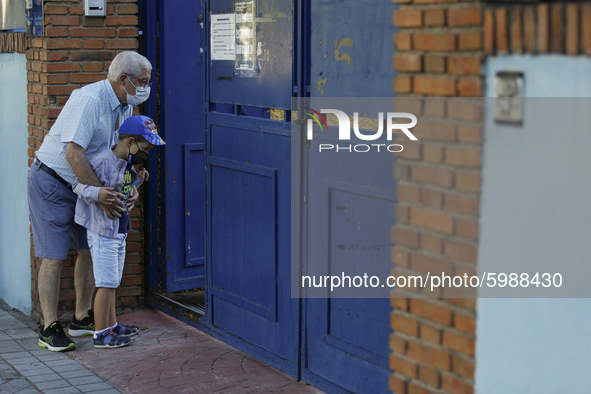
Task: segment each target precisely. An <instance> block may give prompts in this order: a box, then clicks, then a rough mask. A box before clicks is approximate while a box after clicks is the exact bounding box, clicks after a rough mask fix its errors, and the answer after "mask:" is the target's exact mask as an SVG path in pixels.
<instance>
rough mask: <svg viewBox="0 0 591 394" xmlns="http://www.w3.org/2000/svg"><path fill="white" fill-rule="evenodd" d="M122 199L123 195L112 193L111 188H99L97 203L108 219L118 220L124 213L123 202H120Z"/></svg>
mask: <svg viewBox="0 0 591 394" xmlns="http://www.w3.org/2000/svg"><path fill="white" fill-rule="evenodd" d="M123 197H125V196H124V195H123V194H121V193H119V192H115V191H113V188H112V187H101V190H100V191H99V203H100V204H101V208H103V209H104V210H105V213H106V214H107V217H108V218H109V219H115V217H118V218H120V217H121V213H123V212H125V209H124V208H123V201H121V198H123Z"/></svg>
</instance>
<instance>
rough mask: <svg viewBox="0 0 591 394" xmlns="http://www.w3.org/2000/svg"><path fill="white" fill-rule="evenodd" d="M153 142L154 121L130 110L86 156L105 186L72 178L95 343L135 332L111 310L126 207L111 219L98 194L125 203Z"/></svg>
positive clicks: (111, 343)
mask: <svg viewBox="0 0 591 394" xmlns="http://www.w3.org/2000/svg"><path fill="white" fill-rule="evenodd" d="M155 145H166V144H165V142H164V141H163V140H162V138H160V136H159V135H158V132H157V131H156V126H155V125H154V121H153V120H152V119H150V118H148V117H147V116H142V115H136V116H132V117H130V118H128V119H127V120H126V121H125V122H124V123H123V124H122V125H121V127H120V128H119V142H118V143H117V145H115V146H114V147H113V148H112V150H106V151H103V152H101V153H99V154H97V155H96V156H94V157H92V158H91V159H90V160H89V162H90V165H91V167H92V169H93V170H94V171H95V172H96V174H97V176H98V177H99V179H100V181H101V183H102V184H103V185H104V186H105V187H95V186H88V185H83V184H81V183H79V182H75V183H74V184H73V190H74V192H75V193H76V194H78V201H77V202H76V215H75V217H74V221H75V222H76V223H78V224H79V225H81V226H83V227H85V228H86V229H87V238H88V246H89V247H90V253H91V255H92V262H93V271H94V280H95V284H96V287H97V289H98V290H97V293H96V298H95V301H94V321H95V327H96V328H95V330H96V331H95V332H94V347H95V348H117V347H122V346H127V345H129V344H130V342H131V339H129V337H130V336H133V335H136V334H137V333H138V328H137V327H135V326H131V327H128V326H123V325H122V324H120V323H119V322H117V318H116V315H115V290H116V289H117V287H119V284H120V283H121V277H122V275H123V263H124V261H125V239H126V238H127V232H128V231H130V230H131V227H130V222H129V213H128V212H127V210H126V212H123V213H121V217H120V218H117V217H114V219H111V218H109V217H108V216H107V213H106V212H105V211H104V210H103V208H101V205H100V204H99V200H100V201H107V202H112V201H114V199H115V198H121V199H122V200H123V202H124V203H125V202H126V200H127V198H128V197H129V194H130V191H131V189H132V188H133V187H137V186H139V185H140V184H141V183H142V179H141V177H140V176H139V175H138V173H137V172H136V171H135V169H134V168H133V167H132V166H133V165H135V164H140V163H142V162H143V161H145V160H146V159H147V157H148V153H147V152H148V151H149V150H150V149H152V148H153V147H154V146H155ZM143 172H144V170H142V171H141V172H140V173H143ZM146 178H147V173H146ZM111 215H113V213H111Z"/></svg>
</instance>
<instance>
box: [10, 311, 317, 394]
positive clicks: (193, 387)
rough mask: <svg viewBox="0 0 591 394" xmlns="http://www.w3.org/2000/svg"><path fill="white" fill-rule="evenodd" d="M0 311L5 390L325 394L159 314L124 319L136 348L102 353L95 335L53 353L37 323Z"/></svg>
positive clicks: (144, 313) (63, 393) (25, 393)
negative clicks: (133, 331) (41, 341)
mask: <svg viewBox="0 0 591 394" xmlns="http://www.w3.org/2000/svg"><path fill="white" fill-rule="evenodd" d="M4 309H5V310H1V309H0V377H1V379H2V380H1V382H0V392H1V393H3V394H4V393H19V394H28V393H39V392H42V393H47V394H53V393H55V394H58V393H59V394H69V393H97V394H98V393H101V394H102V393H105V394H114V393H120V392H121V393H137V394H140V393H142V394H144V393H150V394H151V393H174V394H181V393H224V394H238V393H282V394H295V393H297V394H300V393H301V394H303V393H316V394H321V393H323V392H322V391H320V390H318V389H316V388H314V387H312V386H309V385H307V384H306V383H304V382H296V381H295V380H294V379H293V378H292V377H290V376H288V375H286V374H284V373H282V372H279V371H278V370H276V369H274V368H272V367H270V366H268V365H266V364H264V363H262V362H260V361H258V360H256V359H254V358H252V357H250V356H248V355H246V354H245V353H242V352H241V351H239V350H237V349H235V348H233V347H231V346H229V345H227V344H225V343H223V342H221V341H219V340H217V339H215V338H213V337H211V336H209V335H206V334H204V333H203V332H201V331H199V330H197V329H196V328H194V327H192V326H190V325H188V324H185V323H183V322H181V321H179V320H176V319H174V318H172V317H170V316H168V315H166V314H164V313H161V312H159V311H156V310H154V309H144V310H140V311H137V312H133V313H130V314H127V315H123V316H120V317H119V321H120V322H121V323H123V324H126V325H136V326H138V327H140V328H141V330H140V333H139V334H138V335H137V336H136V337H133V342H132V344H131V345H130V346H127V347H125V348H120V349H110V350H98V349H95V348H94V347H93V346H92V339H91V338H90V337H83V338H75V341H76V345H77V348H76V350H74V351H72V352H68V353H52V352H49V351H48V350H46V349H41V348H39V347H38V345H37V339H38V335H37V332H36V331H35V330H34V329H36V325H35V323H34V322H32V321H31V320H30V319H28V318H26V317H24V315H22V314H19V313H18V312H13V311H10V310H6V308H4Z"/></svg>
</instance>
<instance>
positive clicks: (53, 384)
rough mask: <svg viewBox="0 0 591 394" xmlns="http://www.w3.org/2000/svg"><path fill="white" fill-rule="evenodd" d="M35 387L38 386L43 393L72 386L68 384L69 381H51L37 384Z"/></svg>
mask: <svg viewBox="0 0 591 394" xmlns="http://www.w3.org/2000/svg"><path fill="white" fill-rule="evenodd" d="M35 386H37V388H38V389H39V390H41V391H45V390H49V389H57V388H61V387H72V385H71V384H70V383H68V381H67V380H65V379H58V380H50V381H48V382H39V383H35Z"/></svg>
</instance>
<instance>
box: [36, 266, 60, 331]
mask: <svg viewBox="0 0 591 394" xmlns="http://www.w3.org/2000/svg"><path fill="white" fill-rule="evenodd" d="M64 261H65V260H54V259H43V262H42V263H41V269H40V270H39V277H38V279H37V289H38V291H39V303H40V304H41V313H43V320H44V324H45V326H44V327H43V329H46V328H47V327H48V326H49V325H50V324H51V323H53V322H54V321H56V320H57V304H58V302H59V299H60V280H61V277H62V266H63V265H64Z"/></svg>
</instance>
